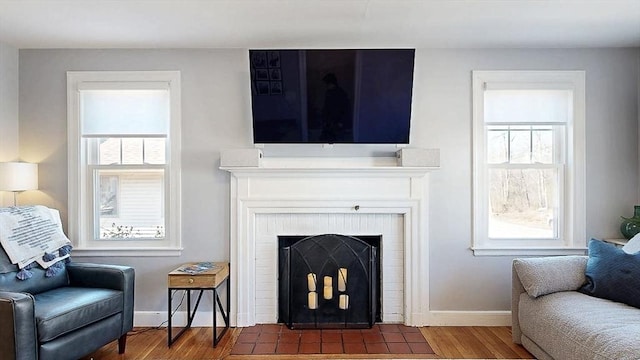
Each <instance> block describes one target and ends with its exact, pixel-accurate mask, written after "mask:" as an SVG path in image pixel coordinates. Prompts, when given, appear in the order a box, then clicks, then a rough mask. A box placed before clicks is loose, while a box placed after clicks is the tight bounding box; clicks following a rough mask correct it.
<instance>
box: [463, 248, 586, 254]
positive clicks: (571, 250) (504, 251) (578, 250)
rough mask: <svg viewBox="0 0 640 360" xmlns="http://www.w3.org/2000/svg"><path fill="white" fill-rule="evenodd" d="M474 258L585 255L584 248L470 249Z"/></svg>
mask: <svg viewBox="0 0 640 360" xmlns="http://www.w3.org/2000/svg"><path fill="white" fill-rule="evenodd" d="M471 250H473V255H474V256H542V255H586V254H587V248H586V247H564V248H542V247H541V248H478V247H476V248H471Z"/></svg>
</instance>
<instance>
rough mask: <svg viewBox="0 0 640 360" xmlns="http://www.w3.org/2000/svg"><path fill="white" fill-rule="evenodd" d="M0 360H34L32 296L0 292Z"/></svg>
mask: <svg viewBox="0 0 640 360" xmlns="http://www.w3.org/2000/svg"><path fill="white" fill-rule="evenodd" d="M0 319H2V321H0V349H2V351H0V360H36V359H37V358H38V341H37V334H36V322H35V313H34V299H33V296H31V295H30V294H26V293H16V292H8V291H0Z"/></svg>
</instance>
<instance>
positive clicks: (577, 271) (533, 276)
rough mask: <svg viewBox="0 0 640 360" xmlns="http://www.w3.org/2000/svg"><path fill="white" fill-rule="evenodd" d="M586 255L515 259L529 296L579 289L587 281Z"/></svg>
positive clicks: (515, 264)
mask: <svg viewBox="0 0 640 360" xmlns="http://www.w3.org/2000/svg"><path fill="white" fill-rule="evenodd" d="M586 263H587V259H586V257H584V256H562V257H544V258H530V259H515V260H514V261H513V266H514V268H515V269H516V272H517V274H518V277H519V278H520V282H521V283H522V286H523V287H524V289H525V290H526V291H527V294H529V296H533V297H538V296H542V295H546V294H551V293H554V292H557V291H569V290H577V289H578V288H579V287H580V286H582V285H583V284H584V282H585V277H584V269H585V265H586Z"/></svg>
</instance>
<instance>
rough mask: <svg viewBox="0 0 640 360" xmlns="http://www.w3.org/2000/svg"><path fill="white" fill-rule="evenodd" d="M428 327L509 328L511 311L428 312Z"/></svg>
mask: <svg viewBox="0 0 640 360" xmlns="http://www.w3.org/2000/svg"><path fill="white" fill-rule="evenodd" d="M427 317H428V319H425V320H426V321H425V323H426V324H429V326H511V311H434V310H431V311H429V315H427Z"/></svg>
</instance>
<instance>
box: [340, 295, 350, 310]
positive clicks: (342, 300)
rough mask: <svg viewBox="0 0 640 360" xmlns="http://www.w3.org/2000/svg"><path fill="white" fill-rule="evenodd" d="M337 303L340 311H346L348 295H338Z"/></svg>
mask: <svg viewBox="0 0 640 360" xmlns="http://www.w3.org/2000/svg"><path fill="white" fill-rule="evenodd" d="M338 303H339V304H338V306H339V307H340V309H342V310H347V309H348V308H349V295H344V294H343V295H340V299H339V301H338Z"/></svg>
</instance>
